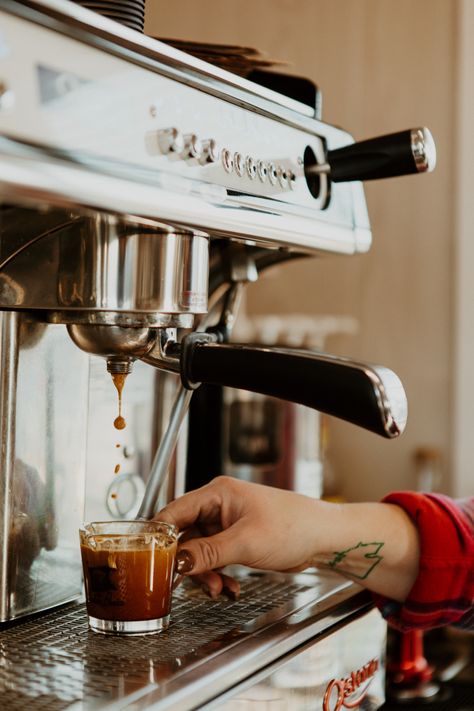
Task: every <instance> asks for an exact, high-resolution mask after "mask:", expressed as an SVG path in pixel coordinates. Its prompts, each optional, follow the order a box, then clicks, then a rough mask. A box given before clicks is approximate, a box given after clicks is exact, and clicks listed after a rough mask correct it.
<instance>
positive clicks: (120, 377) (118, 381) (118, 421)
mask: <svg viewBox="0 0 474 711" xmlns="http://www.w3.org/2000/svg"><path fill="white" fill-rule="evenodd" d="M126 377H127V373H113V374H112V380H113V381H114V385H115V387H116V388H117V393H118V405H119V414H118V417H116V418H115V420H114V427H115V429H116V430H123V429H125V427H126V426H127V423H126V422H125V419H124V418H123V417H122V390H123V386H124V385H125V378H126Z"/></svg>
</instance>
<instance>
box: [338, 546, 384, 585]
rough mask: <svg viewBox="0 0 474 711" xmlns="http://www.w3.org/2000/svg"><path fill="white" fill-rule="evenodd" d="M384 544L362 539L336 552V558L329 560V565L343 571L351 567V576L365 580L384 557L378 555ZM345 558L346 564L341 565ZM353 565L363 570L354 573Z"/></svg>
mask: <svg viewBox="0 0 474 711" xmlns="http://www.w3.org/2000/svg"><path fill="white" fill-rule="evenodd" d="M383 546H384V544H383V543H381V542H379V541H373V542H372V543H362V541H360V543H358V544H357V545H356V546H352V548H346V550H344V551H340V552H339V553H336V552H334V558H333V559H332V560H331V561H329V567H331V568H334V569H336V570H338V569H340V570H341V572H343V569H344V568H346V570H347V568H350V575H351V577H354V578H359V580H365V578H368V576H369V575H370V573H371V572H372V571H373V569H374V568H375V567H376V566H377V565H378V564H379V563H380V561H381V560H383V557H382V556H381V555H378V553H379V551H380V550H381V548H382V547H383ZM350 554H352V555H350ZM345 559H347V560H345ZM344 560H345V564H343V565H340V563H342V561H344ZM353 566H357V567H361V568H362V570H361V571H359V572H357V573H354V572H353V571H352V567H353ZM348 572H349V571H348Z"/></svg>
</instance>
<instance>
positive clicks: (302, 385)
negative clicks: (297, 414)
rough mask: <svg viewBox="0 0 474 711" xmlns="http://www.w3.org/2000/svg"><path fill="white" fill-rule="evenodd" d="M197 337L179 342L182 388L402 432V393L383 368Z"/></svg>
mask: <svg viewBox="0 0 474 711" xmlns="http://www.w3.org/2000/svg"><path fill="white" fill-rule="evenodd" d="M200 335H201V334H190V335H189V336H187V337H185V338H184V339H183V340H182V342H181V349H182V354H181V378H182V380H183V383H184V385H185V386H186V387H188V388H192V387H195V386H196V383H201V382H203V383H212V384H218V385H226V386H229V387H234V388H240V389H242V390H250V391H252V392H258V393H262V394H265V395H270V396H273V397H278V398H281V399H283V400H289V401H292V402H296V403H300V404H301V405H306V406H307V407H311V408H313V409H315V410H319V411H321V412H324V413H326V414H329V415H333V416H335V417H338V418H340V419H343V420H347V421H348V422H352V423H353V424H355V425H358V426H359V427H364V428H365V429H367V430H369V431H371V432H374V433H376V434H379V435H381V436H383V437H387V438H393V437H397V436H398V435H399V434H401V433H402V432H403V430H404V429H405V425H406V420H407V399H406V395H405V391H404V389H403V385H402V383H401V381H400V379H399V378H398V376H397V375H396V374H395V373H394V372H392V371H391V370H389V369H388V368H385V367H382V366H374V365H372V366H371V365H367V364H364V363H359V362H356V361H352V360H350V359H348V358H342V357H337V356H333V355H328V354H325V353H319V352H315V351H303V350H296V349H286V348H266V347H259V346H249V345H238V344H234V343H232V344H223V343H216V342H212V341H211V340H210V339H209V338H208V340H207V342H203V339H202V338H199V336H200Z"/></svg>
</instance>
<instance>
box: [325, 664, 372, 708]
mask: <svg viewBox="0 0 474 711" xmlns="http://www.w3.org/2000/svg"><path fill="white" fill-rule="evenodd" d="M378 668H379V660H378V659H372V660H371V661H370V662H367V664H364V666H363V667H361V668H360V669H358V670H357V671H353V672H351V675H350V676H347V677H346V678H345V679H332V680H331V681H330V682H329V684H328V686H327V689H326V692H325V694H324V699H323V711H340V709H342V708H343V707H344V708H346V709H355V708H357V707H358V706H359V704H360V703H361V702H362V701H363V699H365V697H366V696H367V693H368V691H369V686H370V685H371V683H372V681H373V680H374V676H375V673H376V671H377V669H378ZM361 687H363V688H361Z"/></svg>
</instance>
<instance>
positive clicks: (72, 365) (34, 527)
mask: <svg viewBox="0 0 474 711" xmlns="http://www.w3.org/2000/svg"><path fill="white" fill-rule="evenodd" d="M0 333H1V340H0V354H1V363H0V366H1V374H2V377H1V385H0V407H1V409H2V411H3V413H5V412H8V413H9V414H8V416H5V415H4V416H3V417H2V448H1V479H0V480H1V488H0V504H1V505H0V543H1V553H0V556H1V557H0V563H1V573H0V621H4V620H8V619H13V618H15V617H18V616H21V615H24V614H27V613H29V612H36V611H38V610H41V609H47V608H50V607H52V606H54V605H57V604H60V603H63V602H65V601H67V600H71V599H74V598H77V597H79V596H80V594H81V592H82V576H81V569H80V556H79V550H78V539H77V536H78V534H77V530H78V526H79V525H80V523H81V521H82V516H83V507H84V483H85V458H86V431H87V388H88V375H89V357H88V356H87V355H86V354H84V353H82V352H81V351H80V350H79V349H78V348H76V347H75V346H74V344H73V343H72V342H71V340H70V339H69V337H68V335H67V332H66V328H65V326H61V325H58V326H56V325H46V324H44V323H39V322H36V321H33V320H32V319H29V318H28V317H27V316H26V315H25V314H21V313H18V312H5V311H2V312H0Z"/></svg>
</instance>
